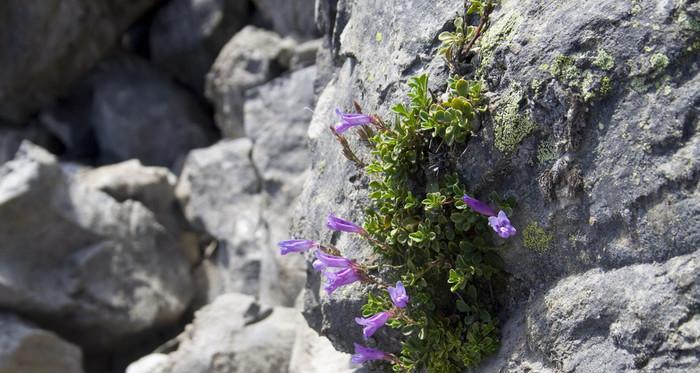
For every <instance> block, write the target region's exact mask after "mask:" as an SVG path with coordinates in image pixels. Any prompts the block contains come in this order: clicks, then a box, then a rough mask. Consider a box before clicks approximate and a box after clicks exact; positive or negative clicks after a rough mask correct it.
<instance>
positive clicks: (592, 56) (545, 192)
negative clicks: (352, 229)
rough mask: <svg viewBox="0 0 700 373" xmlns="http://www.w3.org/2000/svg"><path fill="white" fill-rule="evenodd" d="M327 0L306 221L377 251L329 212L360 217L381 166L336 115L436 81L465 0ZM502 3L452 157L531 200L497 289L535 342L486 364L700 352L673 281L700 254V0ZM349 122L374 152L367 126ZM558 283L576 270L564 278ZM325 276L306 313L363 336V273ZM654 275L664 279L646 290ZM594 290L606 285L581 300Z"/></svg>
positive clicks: (681, 363) (314, 230)
mask: <svg viewBox="0 0 700 373" xmlns="http://www.w3.org/2000/svg"><path fill="white" fill-rule="evenodd" d="M331 3H334V2H327V1H320V2H319V6H320V8H323V9H326V10H327V11H329V12H330V11H331V10H332V9H335V11H334V13H333V14H331V15H330V16H329V15H323V14H321V18H319V21H321V23H323V24H324V25H326V24H329V25H330V27H327V28H326V29H327V30H328V31H329V34H328V35H327V39H326V43H325V45H327V46H329V48H330V50H328V51H322V52H321V53H320V56H321V57H322V58H320V59H319V61H322V63H321V62H320V63H319V65H318V68H319V72H318V74H319V76H322V77H324V79H327V81H328V83H327V85H326V86H325V88H324V89H323V91H322V93H321V94H320V96H319V99H318V101H317V105H316V107H315V109H314V117H313V120H312V123H311V125H310V127H309V137H310V140H311V141H310V149H311V152H312V175H311V177H310V178H309V181H308V183H307V184H306V187H305V189H304V192H303V193H302V197H301V208H300V210H299V211H298V213H297V214H296V216H297V219H296V221H295V224H294V227H295V229H294V231H295V233H296V234H297V235H298V236H301V237H305V238H309V239H317V240H320V241H322V242H328V243H331V244H333V245H335V246H336V247H339V248H340V250H341V251H342V253H343V254H344V255H346V256H348V257H351V258H362V259H363V261H367V262H369V263H370V264H372V263H373V261H374V259H375V258H374V257H373V255H372V253H371V251H370V250H369V248H367V247H365V246H364V245H362V243H361V241H359V240H356V239H355V238H354V237H351V236H350V235H346V234H341V235H337V234H333V233H332V232H329V231H327V230H325V229H324V228H323V222H324V221H325V218H326V216H327V214H328V213H330V212H334V213H336V214H337V215H338V216H341V217H344V218H347V219H350V220H353V221H357V222H361V221H362V211H363V209H364V208H365V207H366V206H367V197H366V183H367V181H368V179H367V178H366V177H365V176H364V174H363V172H362V171H360V170H358V169H357V168H356V167H355V166H354V165H353V164H352V163H351V162H349V161H347V160H346V159H345V158H343V156H342V154H341V149H340V147H339V146H338V144H336V143H335V141H334V139H333V138H332V135H331V134H330V132H329V131H328V129H327V127H328V126H329V125H331V124H333V123H334V122H335V121H336V120H337V119H336V118H335V116H334V114H333V110H334V109H335V108H336V107H339V108H341V109H344V110H350V109H351V108H352V100H358V101H359V102H360V103H361V104H362V106H363V109H364V111H365V112H371V113H377V114H379V115H381V116H383V117H384V118H391V114H390V111H389V110H390V108H391V106H393V104H395V103H397V102H405V101H406V100H407V97H406V91H407V87H406V85H405V82H406V81H407V79H408V78H409V77H411V76H414V75H416V74H419V73H422V72H427V73H429V74H430V77H431V84H430V87H431V88H432V89H435V90H437V93H438V94H439V93H440V90H441V89H444V83H445V78H446V77H447V74H446V69H445V66H444V65H445V64H444V61H443V60H442V58H441V57H434V56H435V48H436V47H437V46H438V45H439V42H438V41H437V35H438V34H439V33H440V32H441V31H442V30H443V29H444V26H446V25H448V24H449V22H451V20H452V19H453V18H454V15H455V14H457V13H458V12H459V11H460V7H461V4H460V3H459V2H457V3H455V2H448V1H427V0H426V1H415V2H412V4H411V7H410V9H409V8H407V7H405V6H403V5H405V4H403V3H402V2H398V1H386V2H382V3H381V4H379V3H375V2H372V1H338V2H337V4H335V5H334V6H332V5H333V4H331ZM500 4H501V5H500V6H499V7H498V8H497V9H496V11H495V12H494V14H493V15H492V18H491V19H492V21H491V25H490V28H489V29H488V30H487V32H486V34H485V35H484V36H483V39H482V41H481V42H480V44H479V45H478V48H479V53H478V54H477V55H476V56H475V58H474V59H473V60H472V62H474V63H476V64H477V66H475V67H476V74H477V76H478V77H480V78H483V79H485V81H486V83H487V86H488V91H489V93H488V97H489V101H490V103H489V108H490V112H491V114H490V115H486V116H484V117H483V118H481V119H482V126H481V128H480V129H479V130H477V132H476V133H475V136H473V137H472V138H471V140H470V141H469V142H468V143H467V144H466V146H464V147H460V148H458V149H454V154H453V156H454V157H455V158H456V159H457V161H456V163H455V164H456V166H457V169H458V171H459V174H460V177H461V179H462V181H463V183H464V184H465V185H466V186H467V187H468V189H469V190H470V191H472V192H473V193H474V194H475V196H477V197H480V198H481V197H486V196H488V195H489V194H490V193H491V192H493V191H495V192H497V193H499V195H501V196H503V197H508V196H514V197H515V198H516V200H517V202H518V206H517V207H516V208H515V209H514V212H513V217H512V221H513V223H514V225H515V226H516V228H518V230H519V234H518V235H517V236H516V237H515V238H514V239H512V240H509V241H508V242H507V243H505V244H504V245H503V246H502V247H501V248H500V249H499V251H500V254H501V255H502V257H503V258H504V261H505V265H506V271H507V272H508V273H509V274H510V276H509V280H508V283H507V287H506V292H505V293H503V294H501V297H502V299H503V302H504V304H505V305H506V306H505V308H504V310H503V313H502V318H503V320H504V323H503V325H504V341H503V349H502V351H501V353H502V354H506V355H508V354H509V353H510V352H509V351H512V350H514V349H515V350H517V348H516V347H514V346H522V345H526V346H528V348H531V349H532V350H531V352H527V353H526V354H525V355H523V356H526V358H523V359H524V360H523V361H524V363H523V364H522V365H518V359H519V358H518V357H514V358H513V359H511V360H508V359H505V360H496V363H487V365H485V367H484V368H483V370H481V371H484V372H486V371H504V372H505V371H528V370H530V371H531V370H535V371H548V370H549V371H562V370H563V371H595V370H596V369H598V371H602V370H610V371H616V370H618V369H620V370H623V371H624V370H626V371H644V370H645V369H646V370H667V371H684V370H693V369H697V367H698V366H699V363H698V359H697V353H696V352H697V349H696V348H695V350H694V351H695V353H691V352H688V351H691V350H693V349H694V347H693V346H694V343H695V342H694V341H695V339H694V338H695V337H694V336H695V335H696V334H695V333H696V332H695V330H696V327H697V325H696V323H695V321H694V320H695V316H694V314H693V312H697V311H692V310H696V309H697V304H696V303H694V302H695V300H693V298H692V297H691V296H690V295H689V294H693V291H694V290H683V289H682V287H681V286H676V285H671V283H669V281H671V280H670V276H671V273H672V272H673V271H675V269H674V270H673V271H672V270H671V269H670V268H676V267H678V266H681V265H680V264H678V263H685V262H688V263H694V261H695V260H696V259H692V260H691V259H688V258H689V256H688V254H690V253H693V252H695V250H697V247H698V246H699V244H700V242H698V239H700V226H698V214H699V213H700V209H699V208H698V207H699V206H700V199H699V197H700V195H699V194H698V188H697V182H698V163H697V161H696V160H697V159H700V157H699V156H700V146H699V144H698V141H700V140H699V137H698V135H697V128H698V124H699V123H700V122H699V121H698V112H699V110H700V96H699V94H700V93H699V92H700V90H699V89H698V87H700V81H699V80H698V79H699V78H698V71H699V70H700V65H699V64H698V59H697V49H696V48H697V47H694V45H697V44H694V43H697V31H695V32H694V31H693V25H694V23H693V20H694V19H697V18H698V16H699V15H700V8H699V6H698V4H696V3H688V2H683V3H673V2H664V1H662V2H639V3H637V2H619V1H610V0H596V1H576V0H569V1H558V2H547V3H543V2H539V1H515V0H512V1H511V0H507V1H502V2H500ZM398 9H402V10H403V11H397V10H398ZM415 14H421V18H420V21H419V22H417V21H416V19H415ZM331 20H333V21H331ZM694 48H695V49H694ZM509 115H510V116H509ZM514 123H526V124H529V126H526V127H532V128H534V129H531V130H528V131H526V133H523V132H519V131H523V128H518V127H517V126H516V125H515V124H514ZM526 129H527V128H526ZM348 138H349V141H350V143H351V145H352V146H353V148H354V149H356V150H357V152H358V153H359V154H360V156H361V157H363V158H364V159H369V158H370V154H369V149H368V148H367V147H365V146H364V145H363V144H362V143H361V142H360V141H359V138H358V136H357V135H356V134H354V133H352V132H351V133H350V134H349V135H348ZM540 228H541V229H540ZM693 255H694V254H693ZM676 257H677V258H676ZM674 258H675V259H674ZM690 258H692V256H690ZM309 263H310V261H309ZM655 263H666V264H655ZM672 263H676V264H672ZM596 268H599V269H596ZM664 268H668V269H664ZM309 270H310V268H309ZM677 270H678V271H681V269H680V268H678V269H677ZM586 271H589V272H586ZM645 271H650V273H657V274H658V276H652V275H647V274H645V273H644V272H645ZM682 272H683V273H688V271H687V270H685V269H683V270H682ZM310 273H311V270H310ZM581 273H583V274H581ZM663 273H667V274H663ZM571 276H574V277H571ZM664 276H669V280H666V277H664ZM690 278H691V279H692V278H694V277H693V276H690ZM558 281H560V282H559V285H556V284H557V282H558ZM691 281H696V280H691ZM596 283H598V284H601V283H603V284H604V285H602V287H601V288H598V287H597V286H593V284H596ZM562 284H569V285H568V287H566V290H564V287H562V288H559V286H563V285H562ZM577 284H578V285H580V286H581V287H580V288H577V286H578V285H577ZM319 286H320V279H319V277H318V275H317V274H312V275H310V276H309V278H308V282H307V290H308V291H307V296H306V298H305V311H304V313H305V317H306V319H307V321H308V322H309V324H310V325H311V326H312V327H313V328H314V329H316V330H317V331H319V332H320V333H321V334H324V335H327V336H328V338H329V339H330V340H331V342H332V343H333V345H334V346H335V347H336V348H338V349H340V350H343V351H347V352H350V351H352V343H353V342H356V341H360V340H361V339H362V337H361V334H360V328H355V329H353V328H348V327H347V325H348V323H351V322H352V320H353V318H354V317H356V316H357V315H358V314H359V310H360V307H361V305H362V304H364V302H365V300H366V295H367V292H368V289H367V288H366V287H364V286H362V285H357V284H354V285H351V286H348V287H345V288H342V289H340V290H338V292H337V293H334V294H333V295H332V296H331V297H329V296H327V295H325V294H323V293H322V292H320V291H319ZM548 288H552V289H551V290H549V291H546V290H545V289H548ZM647 288H649V289H655V290H654V291H653V292H652V291H645V292H642V291H641V290H639V291H637V290H636V289H647ZM634 291H637V292H636V293H635V292H634ZM632 294H639V295H638V296H639V299H636V296H637V295H632ZM592 295H595V297H597V298H594V299H592V300H591V301H592V302H593V301H595V302H593V303H591V304H583V303H584V302H583V301H581V300H582V299H584V300H586V301H588V297H589V296H592ZM553 297H556V301H551V299H554V298H553ZM689 297H690V299H689ZM541 299H549V301H542V300H541ZM575 301H578V302H579V303H578V306H576V307H574V306H572V304H573V303H572V302H575ZM541 302H544V304H545V305H546V307H544V308H543V306H542V304H543V303H541ZM676 305H677V306H678V307H679V309H675V308H674V307H675V306H676ZM598 311H600V313H601V319H600V320H598V319H596V317H597V316H596V315H597V313H598ZM567 312H568V313H567ZM576 312H581V315H580V316H577V314H576ZM562 313H566V314H562ZM633 315H635V316H634V317H632V316H633ZM671 318H672V319H673V320H671ZM657 319H658V320H657ZM669 325H673V326H669ZM589 326H590V327H589ZM676 329H677V330H676ZM680 330H682V332H680ZM636 331H639V332H636ZM681 334H682V336H681ZM376 341H377V342H378V345H379V346H380V347H382V348H385V349H388V350H391V349H395V348H396V347H397V343H398V341H396V340H394V339H392V336H391V335H388V334H387V335H383V334H381V333H378V334H377V338H376ZM662 346H663V347H662ZM682 346H684V347H682ZM528 351H529V350H528ZM499 356H500V355H499ZM607 358H609V359H607ZM606 359H607V360H606ZM608 362H610V364H611V365H606V364H608ZM589 363H590V367H588V368H587V367H586V366H587V364H589ZM489 364H490V365H489ZM508 367H512V370H511V369H510V368H508ZM586 369H589V370H586Z"/></svg>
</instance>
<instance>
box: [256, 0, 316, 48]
mask: <svg viewBox="0 0 700 373" xmlns="http://www.w3.org/2000/svg"><path fill="white" fill-rule="evenodd" d="M254 3H255V6H256V7H257V8H258V10H259V11H260V13H262V15H263V17H264V18H265V19H267V20H268V21H269V22H271V23H272V28H273V29H274V30H275V31H277V32H278V33H279V34H280V35H293V36H294V37H296V38H300V39H308V38H312V37H314V36H317V35H318V30H317V29H316V23H315V22H314V9H315V8H314V5H315V3H316V2H315V1H314V0H254Z"/></svg>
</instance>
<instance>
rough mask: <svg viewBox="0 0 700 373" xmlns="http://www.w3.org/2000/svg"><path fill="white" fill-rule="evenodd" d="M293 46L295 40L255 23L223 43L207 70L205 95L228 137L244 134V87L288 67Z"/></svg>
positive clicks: (275, 74)
mask: <svg viewBox="0 0 700 373" xmlns="http://www.w3.org/2000/svg"><path fill="white" fill-rule="evenodd" d="M293 48H294V42H293V41H291V40H289V39H281V38H280V37H279V36H278V35H277V34H275V33H273V32H270V31H265V30H262V29H258V28H255V27H253V26H246V27H244V28H243V29H242V30H241V31H239V32H238V33H237V34H236V35H234V37H233V38H231V40H230V41H229V42H228V43H227V44H226V46H224V48H223V49H222V50H221V53H219V56H218V57H217V58H216V61H215V62H214V65H213V66H212V68H211V70H210V71H209V74H207V84H206V96H207V97H208V98H209V99H210V100H211V102H212V103H213V105H214V108H215V112H216V113H215V119H216V124H217V126H218V127H219V128H220V129H221V132H222V133H223V135H224V136H225V137H232V138H235V137H241V136H243V102H244V98H245V91H246V90H247V89H248V88H252V87H254V86H256V85H260V84H263V83H265V82H267V81H268V80H270V79H272V78H274V77H276V76H278V75H279V74H281V73H282V72H283V71H284V70H285V69H287V68H288V67H289V60H290V58H291V55H292V50H293Z"/></svg>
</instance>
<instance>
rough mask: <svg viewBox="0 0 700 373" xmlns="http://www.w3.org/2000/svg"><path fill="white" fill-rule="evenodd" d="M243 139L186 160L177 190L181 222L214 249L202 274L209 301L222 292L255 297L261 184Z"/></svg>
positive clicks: (250, 146) (261, 235) (225, 142)
mask: <svg viewBox="0 0 700 373" xmlns="http://www.w3.org/2000/svg"><path fill="white" fill-rule="evenodd" d="M252 149H253V144H252V143H251V141H250V140H249V139H247V138H241V139H236V140H223V141H221V142H219V143H217V144H215V145H213V146H210V147H208V148H205V149H197V150H194V151H192V152H190V154H189V155H188V156H187V159H186V161H185V163H184V166H183V169H182V174H181V175H180V179H179V181H178V185H177V188H176V195H177V197H178V199H179V201H180V204H181V206H182V209H183V211H184V213H185V217H186V218H187V219H188V221H190V223H191V224H193V225H194V226H195V227H196V228H198V229H199V230H200V231H201V232H206V233H207V234H209V235H211V236H212V237H214V238H215V239H217V240H218V242H219V245H218V248H217V249H216V251H215V252H214V253H213V254H212V256H211V257H210V258H208V259H209V260H208V261H206V262H204V263H203V265H204V267H203V269H204V270H205V271H206V272H207V273H208V274H207V278H208V280H207V281H208V283H209V287H210V290H209V291H210V293H211V294H212V297H210V299H211V300H213V298H214V297H215V296H216V295H218V294H222V293H225V292H239V293H245V294H257V293H258V291H259V289H260V284H259V281H260V268H261V261H262V253H261V251H260V246H259V242H260V241H261V240H263V239H264V227H263V226H262V224H261V209H262V207H263V198H262V196H261V195H260V194H259V193H260V187H261V186H260V180H259V177H258V174H257V171H256V169H255V167H254V165H253V162H252V161H251V159H250V153H251V151H252Z"/></svg>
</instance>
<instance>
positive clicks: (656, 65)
mask: <svg viewBox="0 0 700 373" xmlns="http://www.w3.org/2000/svg"><path fill="white" fill-rule="evenodd" d="M649 62H650V63H651V68H652V69H654V70H655V71H661V70H664V69H665V68H667V67H668V63H669V60H668V57H666V55H665V54H663V53H655V54H653V55H652V56H651V58H649Z"/></svg>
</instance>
